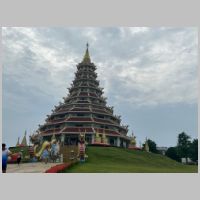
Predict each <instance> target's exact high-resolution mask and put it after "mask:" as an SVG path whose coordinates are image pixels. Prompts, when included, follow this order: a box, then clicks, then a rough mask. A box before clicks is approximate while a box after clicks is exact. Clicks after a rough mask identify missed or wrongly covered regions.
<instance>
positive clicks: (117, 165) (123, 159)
mask: <svg viewBox="0 0 200 200" xmlns="http://www.w3.org/2000/svg"><path fill="white" fill-rule="evenodd" d="M86 153H87V154H88V156H89V157H88V159H87V161H86V162H85V163H78V164H75V165H74V166H72V167H71V168H70V169H68V170H66V171H65V172H67V173H68V172H71V173H90V172H91V173H96V172H100V173H112V172H114V173H120V172H123V173H126V172H136V173H137V172H138V173H168V172H169V173H197V172H198V166H194V165H183V164H181V163H178V162H176V161H174V160H171V159H169V158H168V157H166V156H162V155H159V154H153V153H147V152H143V151H134V150H128V149H121V148H115V147H91V146H90V147H88V148H87V150H86Z"/></svg>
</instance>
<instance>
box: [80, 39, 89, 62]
mask: <svg viewBox="0 0 200 200" xmlns="http://www.w3.org/2000/svg"><path fill="white" fill-rule="evenodd" d="M88 48H89V44H88V43H87V44H86V51H85V55H84V57H83V61H82V63H90V62H91V60H90V54H89V50H88Z"/></svg>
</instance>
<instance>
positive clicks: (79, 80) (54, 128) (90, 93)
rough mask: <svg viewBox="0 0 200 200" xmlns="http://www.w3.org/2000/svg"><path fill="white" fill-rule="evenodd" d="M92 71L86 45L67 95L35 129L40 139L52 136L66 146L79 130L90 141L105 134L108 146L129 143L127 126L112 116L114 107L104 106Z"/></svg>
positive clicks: (126, 144) (120, 145)
mask: <svg viewBox="0 0 200 200" xmlns="http://www.w3.org/2000/svg"><path fill="white" fill-rule="evenodd" d="M95 70H96V66H95V64H94V63H92V62H91V59H90V55H89V50H88V44H87V49H86V52H85V55H84V57H83V60H82V62H81V63H79V64H78V65H77V72H76V73H75V80H74V81H73V83H72V84H71V87H70V88H68V90H69V95H68V96H67V97H63V99H64V102H63V103H60V104H59V105H58V106H55V109H54V110H52V113H51V115H47V119H46V123H45V124H44V125H42V126H41V125H39V129H38V132H39V133H40V135H41V136H42V137H43V140H44V139H46V140H50V139H51V137H52V135H55V136H56V138H57V139H59V140H61V141H63V142H64V144H65V145H73V144H76V143H77V141H78V137H79V135H80V133H84V134H85V138H86V141H87V142H88V143H89V144H93V143H95V137H96V135H97V134H98V137H104V138H105V137H106V141H107V143H108V144H109V145H112V146H119V147H127V146H128V144H129V142H130V137H128V136H127V132H128V126H123V125H121V119H120V116H116V115H114V114H113V107H108V106H107V105H106V98H105V97H103V96H102V95H103V88H101V87H99V81H98V80H97V73H96V72H95Z"/></svg>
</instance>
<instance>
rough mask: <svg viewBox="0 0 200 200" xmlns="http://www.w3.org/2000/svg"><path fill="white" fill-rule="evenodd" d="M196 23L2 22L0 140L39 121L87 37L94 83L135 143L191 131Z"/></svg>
mask: <svg viewBox="0 0 200 200" xmlns="http://www.w3.org/2000/svg"><path fill="white" fill-rule="evenodd" d="M197 31H198V30H197V28H165V27H161V28H147V27H132V28H125V27H118V28H117V27H110V28H91V27H88V28H83V27H81V28H75V27H73V28H67V27H66V28H3V142H6V143H7V144H8V145H9V146H10V145H15V144H16V142H17V137H18V136H20V138H22V137H23V134H24V131H25V130H27V132H28V134H29V133H30V132H33V131H34V130H36V129H37V128H38V124H43V123H44V120H45V118H46V115H47V114H50V113H51V110H52V109H53V107H54V106H55V105H58V103H59V101H62V97H64V96H67V87H69V86H70V84H71V82H72V80H73V79H74V73H75V71H76V64H77V63H79V62H80V61H81V60H82V58H83V54H84V51H85V47H86V46H85V45H86V42H89V45H90V47H89V51H90V56H91V59H92V61H93V62H94V63H95V64H96V66H97V73H98V80H100V86H101V87H104V95H105V96H106V97H107V98H108V99H107V103H108V105H109V106H114V113H115V114H117V115H121V116H122V123H123V124H128V125H129V134H131V132H132V131H133V132H134V134H135V135H136V137H137V144H138V146H139V145H140V142H143V141H144V139H145V137H148V138H150V139H152V140H154V141H155V142H156V143H157V145H158V146H173V145H176V142H177V135H178V134H179V133H180V132H182V131H185V132H186V133H187V134H189V135H190V136H191V137H192V138H196V137H197V95H198V91H197V81H198V77H197V71H198V55H197V54H198V32H197Z"/></svg>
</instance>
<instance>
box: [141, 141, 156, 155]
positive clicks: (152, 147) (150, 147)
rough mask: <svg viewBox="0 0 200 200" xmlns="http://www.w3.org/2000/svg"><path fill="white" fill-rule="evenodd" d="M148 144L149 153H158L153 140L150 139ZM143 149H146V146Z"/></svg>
mask: <svg viewBox="0 0 200 200" xmlns="http://www.w3.org/2000/svg"><path fill="white" fill-rule="evenodd" d="M147 142H148V146H149V151H150V152H152V153H158V150H157V147H156V146H157V145H156V143H155V142H154V141H153V140H150V139H148V140H147ZM143 147H144V144H143Z"/></svg>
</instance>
